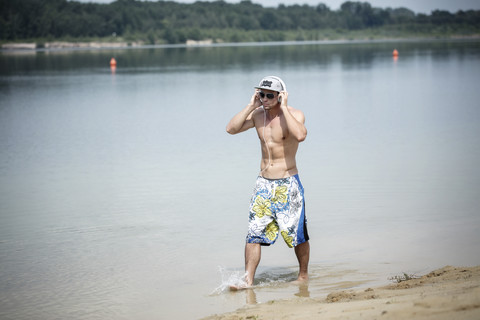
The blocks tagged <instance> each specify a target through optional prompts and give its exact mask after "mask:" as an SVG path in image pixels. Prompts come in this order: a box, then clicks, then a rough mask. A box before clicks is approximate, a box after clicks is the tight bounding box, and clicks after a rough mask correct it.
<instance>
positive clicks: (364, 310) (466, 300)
mask: <svg viewBox="0 0 480 320" xmlns="http://www.w3.org/2000/svg"><path fill="white" fill-rule="evenodd" d="M239 319H258V320H260V319H292V320H295V319H298V320H300V319H435V320H442V319H445V320H447V319H472V320H473V319H480V266H476V267H451V266H447V267H444V268H441V269H438V270H435V271H432V272H430V273H428V274H426V275H424V276H422V277H420V278H417V279H411V280H407V281H402V282H399V283H392V284H390V285H387V286H382V287H378V288H366V289H365V288H364V289H361V290H339V291H334V292H332V293H330V294H329V295H328V296H327V297H326V298H318V299H312V298H294V299H289V300H274V301H269V302H267V303H263V304H256V305H249V306H246V307H244V308H241V309H238V310H237V311H235V312H231V313H226V314H222V315H213V316H210V317H206V318H203V320H239Z"/></svg>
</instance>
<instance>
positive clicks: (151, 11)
mask: <svg viewBox="0 0 480 320" xmlns="http://www.w3.org/2000/svg"><path fill="white" fill-rule="evenodd" d="M381 28H384V29H389V30H395V29H399V30H407V31H409V32H424V33H428V32H429V31H431V30H436V31H437V32H442V31H444V32H460V33H463V34H465V33H466V34H475V33H477V34H478V33H479V30H480V11H476V10H469V11H458V12H456V13H450V12H448V11H441V10H435V11H433V12H431V14H430V15H426V14H415V13H414V12H413V11H411V10H409V9H407V8H393V9H392V8H385V9H383V8H376V7H372V6H371V5H370V4H369V3H368V2H353V1H347V2H345V3H343V4H342V5H341V7H340V9H339V10H335V11H333V10H331V9H330V8H329V7H328V6H326V5H325V4H323V3H319V4H318V5H317V6H309V5H289V6H286V5H282V4H280V5H278V6H277V7H276V8H270V7H263V6H261V5H260V4H256V3H252V2H251V1H249V0H244V1H241V2H239V3H227V2H225V1H221V0H220V1H214V2H204V1H198V2H195V3H192V4H185V3H177V2H173V1H158V2H152V1H135V0H118V1H115V2H112V3H110V4H101V3H80V2H75V1H67V0H43V1H39V0H0V39H1V40H2V41H18V40H22V39H39V38H41V39H47V40H52V39H65V38H70V39H78V38H92V37H112V36H114V37H123V38H125V39H135V38H138V37H140V38H143V39H145V40H146V41H147V42H149V43H159V42H163V43H165V42H167V43H180V42H185V40H186V39H193V40H201V39H205V38H207V37H211V38H221V39H222V40H224V41H233V42H237V41H245V40H253V41H260V40H283V39H285V35H286V34H288V32H290V33H292V32H294V33H296V34H312V32H313V31H319V30H336V31H337V32H338V31H339V30H347V31H348V30H365V29H381ZM258 35H260V36H258Z"/></svg>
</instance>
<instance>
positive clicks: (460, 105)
mask: <svg viewBox="0 0 480 320" xmlns="http://www.w3.org/2000/svg"><path fill="white" fill-rule="evenodd" d="M395 48H396V49H397V50H398V51H399V53H400V55H399V57H398V59H397V60H394V59H393V58H392V51H393V49H395ZM111 57H115V58H116V60H117V63H118V67H117V69H116V71H115V72H112V71H111V70H110V68H109V61H110V58H111ZM0 68H1V69H0V160H1V161H0V318H1V319H198V318H201V317H203V316H207V315H210V314H214V313H221V312H225V311H232V310H235V309H237V308H239V307H242V306H244V305H245V304H248V303H262V302H266V301H268V300H271V299H283V298H292V297H295V296H302V297H307V296H310V297H321V296H322V295H325V294H326V293H328V292H330V291H332V290H334V289H336V288H349V287H355V286H364V285H374V284H378V283H387V282H388V277H391V276H394V275H398V274H401V273H402V272H407V273H416V274H422V273H426V272H428V271H430V270H432V269H434V268H438V267H442V266H444V265H447V264H448V265H457V266H460V265H477V264H480V255H479V254H478V248H479V247H480V212H479V210H480V192H479V190H480V167H479V163H480V148H479V146H480V104H479V101H480V90H479V85H478V83H479V80H480V79H479V75H480V42H478V41H450V42H445V41H421V42H385V43H353V42H347V43H327V44H306V45H299V44H296V45H294V44H291V45H268V46H236V47H228V46H222V47H204V48H179V47H173V48H143V49H126V50H93V51H53V52H23V53H10V52H0ZM266 75H278V76H280V77H282V78H283V80H284V81H285V82H286V84H287V87H288V91H289V104H290V105H292V106H293V107H296V108H299V109H301V110H303V111H304V113H305V115H306V126H307V129H308V137H307V139H306V141H305V142H303V143H302V144H301V145H300V148H299V153H298V156H297V162H298V167H299V170H300V177H301V179H302V182H303V185H304V187H305V191H306V200H307V217H308V226H309V233H310V236H311V248H312V253H311V266H310V268H311V270H310V273H311V281H310V284H309V286H308V287H307V288H306V287H298V286H295V285H289V284H288V283H285V282H286V281H288V280H290V279H291V278H292V277H295V274H296V268H297V267H296V265H297V263H296V259H295V256H294V254H293V251H292V250H290V249H288V248H287V247H286V245H285V244H284V243H282V242H281V241H279V242H278V243H277V244H276V245H275V246H273V247H271V248H266V249H264V250H263V256H262V261H261V263H260V268H259V271H258V279H259V280H258V281H259V282H258V288H257V289H255V290H254V291H252V292H240V293H237V294H232V293H229V292H224V291H222V288H223V287H224V284H225V281H226V280H225V278H226V277H228V276H229V275H232V274H233V275H235V273H239V272H241V271H242V270H243V247H244V238H245V235H246V228H247V220H248V202H249V200H250V196H251V192H252V190H253V187H254V182H255V178H256V176H257V174H258V172H259V165H260V161H259V155H260V150H259V142H258V138H257V137H256V135H255V133H254V132H253V131H251V132H246V133H243V134H241V135H236V136H230V135H228V134H227V133H226V132H225V125H226V124H227V122H228V121H229V119H230V118H231V117H232V116H233V115H234V114H235V113H236V112H238V111H239V110H240V109H241V108H243V107H244V106H245V105H246V104H247V103H248V102H249V99H250V96H251V94H252V92H253V86H255V85H256V84H257V83H258V81H259V80H260V79H261V78H262V77H263V76H266Z"/></svg>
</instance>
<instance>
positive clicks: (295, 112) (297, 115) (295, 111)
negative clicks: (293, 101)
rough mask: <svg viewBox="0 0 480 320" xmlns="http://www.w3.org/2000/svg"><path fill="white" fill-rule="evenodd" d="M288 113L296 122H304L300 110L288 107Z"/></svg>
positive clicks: (303, 116)
mask: <svg viewBox="0 0 480 320" xmlns="http://www.w3.org/2000/svg"><path fill="white" fill-rule="evenodd" d="M288 111H290V113H291V114H292V115H293V116H294V117H295V118H296V119H297V120H298V121H303V120H305V115H304V114H303V111H302V110H300V109H295V108H294V107H292V106H288Z"/></svg>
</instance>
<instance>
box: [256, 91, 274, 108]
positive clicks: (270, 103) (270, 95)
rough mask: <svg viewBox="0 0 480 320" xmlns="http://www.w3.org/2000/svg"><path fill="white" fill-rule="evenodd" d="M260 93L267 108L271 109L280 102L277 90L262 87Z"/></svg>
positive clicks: (261, 99)
mask: <svg viewBox="0 0 480 320" xmlns="http://www.w3.org/2000/svg"><path fill="white" fill-rule="evenodd" d="M258 95H259V97H260V101H262V104H263V107H264V108H265V109H271V108H273V107H275V106H276V105H277V103H278V92H277V91H272V90H265V89H261V90H260V92H259V93H258Z"/></svg>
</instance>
